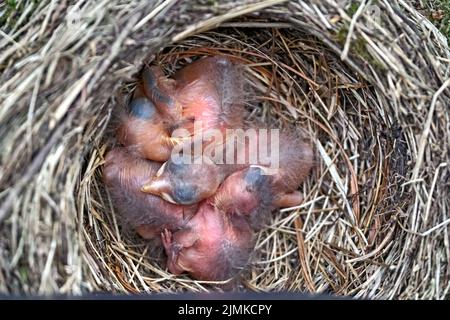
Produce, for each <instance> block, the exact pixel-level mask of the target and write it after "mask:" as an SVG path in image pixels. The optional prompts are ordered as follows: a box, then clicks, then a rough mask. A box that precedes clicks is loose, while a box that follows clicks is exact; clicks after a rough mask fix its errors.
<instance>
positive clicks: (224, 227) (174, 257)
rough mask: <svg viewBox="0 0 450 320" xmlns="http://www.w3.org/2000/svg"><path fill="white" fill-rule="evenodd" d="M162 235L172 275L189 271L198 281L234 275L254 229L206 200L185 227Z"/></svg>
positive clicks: (246, 255) (243, 260)
mask: <svg viewBox="0 0 450 320" xmlns="http://www.w3.org/2000/svg"><path fill="white" fill-rule="evenodd" d="M161 237H162V242H163V245H164V248H165V250H166V253H167V267H168V269H169V271H170V272H172V273H173V274H175V275H179V274H181V273H183V272H188V273H189V274H190V275H191V276H192V277H193V278H195V279H197V280H205V281H221V280H227V279H229V278H231V277H233V276H235V275H236V274H237V273H238V272H239V271H240V270H242V269H243V268H244V267H245V265H246V264H247V262H248V260H249V257H250V254H251V252H252V250H253V232H252V230H251V228H250V226H249V224H248V222H247V220H246V219H245V218H244V217H242V216H234V215H227V214H226V213H224V212H220V211H218V210H217V209H216V208H214V207H213V206H211V205H210V204H209V203H208V202H206V201H205V202H203V203H201V204H200V207H199V210H198V211H197V213H196V214H195V216H193V217H192V219H191V220H190V221H189V222H188V224H187V225H186V227H185V228H184V229H182V230H179V231H176V232H174V233H172V232H170V231H169V230H165V231H164V232H163V233H162V235H161Z"/></svg>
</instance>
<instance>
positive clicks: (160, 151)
mask: <svg viewBox="0 0 450 320" xmlns="http://www.w3.org/2000/svg"><path fill="white" fill-rule="evenodd" d="M143 83H144V84H138V86H137V87H136V90H135V92H134V94H133V98H132V99H131V101H130V103H129V105H128V107H127V111H126V112H125V114H124V115H123V116H122V119H121V121H120V125H119V127H118V130H117V139H118V141H119V143H121V144H122V145H123V146H125V147H127V149H128V150H130V151H131V152H133V153H135V154H136V155H138V156H140V157H142V158H146V159H149V160H154V161H166V160H167V159H169V157H170V154H171V151H172V148H173V146H174V145H175V144H176V143H177V140H176V139H174V138H172V137H170V132H169V129H168V128H169V121H168V119H166V118H164V117H163V115H162V114H161V113H160V111H159V109H157V108H156V106H155V104H154V103H153V102H152V101H151V100H150V99H149V98H148V97H147V96H146V95H145V94H144V90H143V88H142V87H145V81H143Z"/></svg>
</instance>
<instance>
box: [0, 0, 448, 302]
mask: <svg viewBox="0 0 450 320" xmlns="http://www.w3.org/2000/svg"><path fill="white" fill-rule="evenodd" d="M20 3H21V6H22V7H21V8H22V9H21V10H22V11H21V13H20V14H16V16H15V17H11V19H9V20H8V21H7V23H5V25H4V26H3V28H2V31H3V32H2V37H1V39H0V48H1V50H0V70H1V82H0V102H1V108H0V121H1V126H0V145H1V150H2V152H1V167H0V170H1V171H0V186H1V190H0V191H1V193H0V199H1V201H0V205H1V206H0V291H2V292H7V293H45V294H48V293H52V292H58V293H73V294H81V293H84V292H89V291H99V290H101V291H111V292H127V293H133V292H169V291H170V292H174V291H186V290H189V291H205V290H211V289H214V288H215V287H216V285H215V284H211V283H202V282H198V281H194V280H192V279H190V278H189V277H188V276H181V277H174V276H172V275H170V274H169V273H168V272H167V271H166V270H165V266H164V259H163V255H162V253H161V252H158V251H157V250H155V249H154V248H152V247H151V246H149V245H148V244H147V243H146V242H145V241H143V240H140V239H139V238H138V237H136V236H134V235H133V234H129V233H126V232H122V230H121V229H120V227H119V226H118V225H117V222H116V219H115V218H114V214H113V211H112V208H111V204H110V202H109V200H108V196H107V195H106V194H105V192H104V189H103V186H102V183H101V180H100V173H101V166H102V161H103V156H104V155H105V151H106V149H107V144H105V141H106V140H107V138H108V137H105V132H107V131H106V128H107V126H108V121H109V119H110V118H111V114H112V113H113V112H114V110H115V108H117V107H118V104H117V100H116V99H115V96H116V93H118V92H119V91H122V92H124V91H125V92H126V91H127V90H130V88H131V87H132V85H133V81H134V80H136V76H137V72H138V71H139V70H140V68H141V67H142V65H143V62H144V61H157V62H159V63H161V64H163V65H164V66H165V70H166V71H167V72H172V71H173V70H174V68H175V67H176V66H179V65H180V64H183V63H186V62H189V61H191V60H192V59H195V58H198V57H201V56H205V55H211V54H223V55H232V56H235V57H238V58H239V59H240V60H241V61H242V63H243V64H244V65H245V66H246V74H247V76H248V83H249V84H250V85H251V87H252V88H253V90H254V91H255V92H256V95H255V99H254V101H251V103H248V109H249V111H251V117H255V118H263V119H268V118H272V119H273V121H277V123H279V124H280V126H281V125H284V124H288V123H289V124H292V125H296V126H300V127H302V128H303V129H304V130H306V131H308V132H310V133H311V135H312V136H313V138H314V145H315V149H316V152H317V159H318V165H317V166H316V168H315V169H314V171H313V172H312V174H311V176H310V178H309V179H308V180H307V181H306V182H305V183H304V185H303V186H302V192H303V194H304V196H305V202H304V204H303V205H301V206H300V207H299V208H293V209H286V210H282V211H281V212H276V213H274V214H273V217H272V219H271V222H270V224H269V225H268V226H267V227H266V228H264V229H263V231H262V232H260V233H259V234H258V241H257V246H256V251H255V257H254V258H253V259H252V263H251V264H250V266H249V267H248V269H247V270H246V271H244V272H243V274H242V275H241V278H242V282H241V288H245V289H248V290H255V291H270V290H290V291H306V292H314V293H318V292H329V293H334V294H338V295H351V296H355V297H371V298H404V299H407V298H437V299H442V298H446V297H447V298H448V297H449V288H450V282H449V275H450V268H449V260H450V245H449V231H450V228H449V225H450V214H449V209H450V201H449V191H450V189H449V183H450V182H449V144H450V141H449V139H450V121H449V117H450V115H449V101H450V79H449V77H450V52H449V49H448V45H447V43H446V40H445V38H444V37H443V36H442V35H441V34H440V33H439V32H438V31H437V30H436V29H435V28H434V27H433V25H432V24H431V23H430V22H429V21H428V20H426V19H425V18H424V17H423V16H421V15H420V14H419V13H418V12H416V11H415V10H414V9H413V8H412V7H411V6H410V5H409V4H408V3H406V2H405V1H401V0H400V1H397V0H395V1H375V2H370V1H363V2H350V1H334V0H327V1H315V0H310V1H306V0H305V1H300V0H299V1H288V2H286V1H279V0H266V1H185V2H183V1H173V0H165V1H149V2H145V3H144V2H141V1H133V0H131V1H116V0H114V1H90V0H87V1H79V2H78V3H75V4H76V5H78V8H79V11H78V12H79V16H76V17H75V18H74V17H73V16H71V14H72V13H73V10H74V9H73V7H72V8H71V7H69V6H68V3H65V2H62V3H56V2H49V1H42V2H39V4H36V3H35V2H34V1H21V2H20ZM374 6H375V7H376V8H375V9H377V8H378V9H379V12H378V13H379V14H378V15H374V13H373V8H374ZM71 10H72V11H71ZM375 11H376V10H375ZM77 17H78V18H79V17H81V19H79V20H77ZM13 18H14V19H13ZM71 19H72V20H73V19H75V22H74V21H71Z"/></svg>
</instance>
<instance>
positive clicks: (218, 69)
mask: <svg viewBox="0 0 450 320" xmlns="http://www.w3.org/2000/svg"><path fill="white" fill-rule="evenodd" d="M174 79H175V81H176V99H177V100H178V101H179V103H180V104H181V105H182V108H183V118H184V119H190V120H191V123H190V124H185V125H184V126H183V127H184V128H187V129H188V130H189V131H190V132H191V133H194V132H193V121H197V122H200V121H201V122H202V130H203V131H206V130H209V129H219V130H222V131H223V130H225V129H226V128H241V127H242V114H243V112H244V109H243V90H244V83H243V76H242V70H241V67H240V66H239V65H238V64H237V63H235V62H233V61H232V60H231V59H229V58H227V57H223V56H212V57H206V58H203V59H200V60H197V61H195V62H193V63H191V64H189V65H187V66H185V67H184V68H182V69H180V70H179V71H177V72H176V73H175V75H174Z"/></svg>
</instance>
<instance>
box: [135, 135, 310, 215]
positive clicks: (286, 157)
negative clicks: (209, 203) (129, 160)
mask: <svg viewBox="0 0 450 320" xmlns="http://www.w3.org/2000/svg"><path fill="white" fill-rule="evenodd" d="M279 142H280V143H279V150H273V151H274V152H276V151H278V154H279V169H278V170H277V171H276V172H275V174H273V173H271V172H269V171H270V170H269V167H268V166H269V165H270V163H267V162H266V160H261V159H259V158H258V159H257V161H256V163H252V162H251V161H249V160H250V158H249V157H245V155H248V154H249V152H258V151H254V150H253V151H251V149H249V147H248V146H247V145H245V146H244V147H243V148H238V150H237V153H244V157H240V158H242V159H245V161H244V162H243V163H237V161H235V163H233V164H215V163H213V162H212V161H208V162H205V161H203V163H201V164H187V163H179V164H176V163H174V160H173V159H169V160H168V161H167V162H166V164H165V165H163V166H162V167H161V169H160V170H159V171H158V174H157V175H156V176H155V177H153V178H152V179H150V181H148V182H146V183H145V184H144V185H143V186H142V191H143V192H147V193H152V194H155V195H162V193H164V194H165V195H166V196H167V199H170V201H172V202H174V203H179V204H194V203H198V202H200V201H202V200H204V199H207V198H209V197H211V196H212V195H214V194H215V192H216V191H217V189H218V187H219V186H220V184H221V183H222V182H223V181H224V179H225V178H227V177H228V176H229V175H230V174H232V173H233V172H235V171H238V170H242V169H244V168H246V167H249V166H250V165H259V166H260V167H261V169H262V170H263V171H264V172H265V173H267V174H272V175H273V177H272V178H271V180H270V184H271V186H272V188H273V189H274V191H273V194H274V195H276V197H275V199H274V201H273V202H274V205H276V206H280V207H288V206H293V205H296V204H298V203H299V202H301V201H302V198H301V195H300V194H299V193H298V192H295V190H297V189H298V187H299V186H300V184H301V183H302V182H303V180H304V179H305V178H306V177H307V176H308V174H309V172H310V170H311V168H312V166H313V163H314V155H313V151H312V148H311V146H310V145H309V144H308V143H307V142H305V141H304V138H303V137H302V136H301V135H300V134H299V133H296V132H295V131H288V130H286V131H281V132H280V136H279ZM258 148H259V147H258ZM270 148H271V145H270V141H268V150H269V151H270V152H272V150H270ZM237 157H238V156H236V157H235V160H236V159H237ZM203 159H208V158H207V157H204V158H203ZM181 190H189V194H188V195H189V196H188V197H185V198H180V197H179V196H178V195H177V194H178V193H180V191H181Z"/></svg>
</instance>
